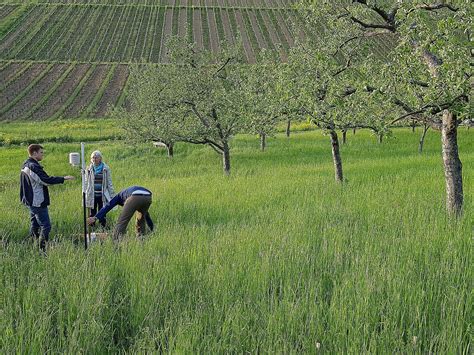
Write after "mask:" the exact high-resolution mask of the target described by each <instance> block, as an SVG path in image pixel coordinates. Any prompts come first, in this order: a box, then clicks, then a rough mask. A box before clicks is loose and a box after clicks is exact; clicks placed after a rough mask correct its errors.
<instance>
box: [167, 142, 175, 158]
mask: <svg viewBox="0 0 474 355" xmlns="http://www.w3.org/2000/svg"><path fill="white" fill-rule="evenodd" d="M173 148H174V143H167V144H166V149H168V157H169V158H173V154H174V149H173Z"/></svg>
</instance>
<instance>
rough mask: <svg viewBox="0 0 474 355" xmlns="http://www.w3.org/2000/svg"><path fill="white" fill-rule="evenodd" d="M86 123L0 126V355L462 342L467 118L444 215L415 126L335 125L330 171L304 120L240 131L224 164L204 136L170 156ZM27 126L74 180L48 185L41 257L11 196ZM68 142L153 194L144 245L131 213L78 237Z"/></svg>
mask: <svg viewBox="0 0 474 355" xmlns="http://www.w3.org/2000/svg"><path fill="white" fill-rule="evenodd" d="M87 122H92V121H79V123H77V124H76V126H74V123H73V122H71V123H67V122H61V121H59V123H52V122H51V123H49V124H46V125H44V126H43V128H40V131H36V129H35V127H34V126H33V125H32V124H26V123H23V124H20V123H11V124H2V125H1V126H0V131H1V132H2V137H3V138H2V142H3V143H2V145H3V146H2V147H0V156H1V159H0V211H1V212H0V214H1V218H0V238H1V239H2V243H1V246H0V266H1V271H2V272H1V283H0V288H1V290H2V291H1V292H0V295H1V297H0V349H2V351H1V352H2V353H5V354H11V353H46V352H51V353H116V352H133V353H136V352H138V353H144V352H172V353H247V352H251V353H258V352H264V353H274V352H277V353H299V352H308V353H319V352H323V353H328V354H331V353H362V352H371V353H439V354H454V353H459V354H469V353H472V352H473V350H474V349H473V347H474V340H473V314H474V293H473V286H474V267H473V260H474V249H473V241H474V236H473V221H474V212H473V197H474V169H473V167H474V139H473V134H474V133H473V131H472V130H471V131H468V130H466V129H465V128H460V129H459V147H460V158H461V160H462V162H463V168H464V170H463V179H464V194H465V196H464V197H465V205H464V214H463V215H462V217H461V218H459V219H457V220H454V219H450V218H449V217H448V216H447V214H446V213H445V186H444V175H443V166H442V159H441V143H440V134H439V132H434V131H430V132H429V133H428V135H427V138H426V143H425V148H424V152H423V154H418V152H417V148H418V147H417V145H418V140H419V135H420V133H421V132H420V129H419V128H418V129H417V131H416V132H415V133H412V132H411V130H409V129H403V128H400V129H395V130H394V132H393V136H392V137H391V138H389V139H387V140H385V141H384V142H383V143H382V144H378V143H377V139H376V138H375V137H374V136H373V135H371V134H370V132H368V131H357V132H356V134H355V135H353V134H352V133H349V134H348V141H347V144H345V145H343V146H341V154H342V160H343V164H344V165H343V167H344V174H345V178H346V179H347V181H346V182H345V183H344V184H343V185H338V184H336V183H335V181H334V169H333V165H332V159H331V145H330V141H329V137H327V136H324V135H323V134H322V132H321V131H318V130H313V131H299V132H294V133H292V135H291V137H290V138H287V137H285V136H284V134H283V133H278V134H277V135H276V136H275V137H274V138H270V139H269V141H268V148H267V151H265V152H261V151H259V149H258V148H259V142H258V139H257V137H254V136H249V135H242V136H238V137H236V138H235V139H234V140H233V141H232V150H231V163H232V168H231V169H232V170H231V176H230V177H225V176H224V175H223V173H222V163H221V159H220V157H219V156H218V155H217V154H216V153H215V152H213V151H212V149H210V148H209V147H205V146H192V145H187V144H180V143H178V144H177V145H176V147H175V156H174V158H172V159H170V158H168V157H167V156H166V152H165V151H164V150H161V149H157V148H154V147H153V146H152V145H151V144H142V145H134V146H132V145H130V144H127V143H126V142H124V141H122V140H119V139H116V140H111V139H110V138H111V137H117V136H120V132H119V131H118V130H117V131H116V130H115V129H110V128H108V127H110V124H109V123H110V122H107V121H105V123H98V126H94V124H93V123H87ZM99 122H100V121H99ZM58 124H59V125H60V126H61V125H64V127H62V126H61V127H62V128H58V126H57V125H58ZM68 124H69V125H71V126H68ZM22 125H24V126H22ZM81 125H86V126H87V127H83V126H81ZM88 125H90V126H88ZM25 127H26V128H25ZM303 128H304V127H303ZM26 131H28V132H31V133H29V134H30V135H29V136H26V137H25V132H26ZM33 132H34V133H33ZM57 137H69V138H68V139H58V138H57ZM32 140H37V141H39V142H41V141H45V142H47V143H45V153H46V154H45V159H44V161H43V162H42V165H43V166H44V167H45V170H46V171H47V172H48V173H49V174H50V175H74V176H76V177H77V179H76V180H74V181H70V182H66V183H65V184H64V185H58V186H52V187H50V194H51V201H52V205H51V206H50V216H51V219H52V224H53V229H52V238H53V240H52V242H51V243H50V249H49V251H48V255H47V256H43V255H41V254H40V253H39V252H38V250H37V249H36V248H35V246H34V245H33V243H32V242H31V241H29V239H28V238H27V234H28V223H29V221H28V213H27V209H26V207H24V206H22V205H21V204H20V202H19V181H18V180H19V170H20V165H21V163H22V162H23V160H25V159H26V156H27V153H26V144H25V143H24V142H27V141H32ZM80 140H83V141H86V142H87V144H86V149H87V153H88V154H90V152H91V151H92V150H95V149H99V150H100V151H101V152H102V153H103V155H104V160H105V162H107V163H108V164H109V165H110V166H111V169H112V177H113V182H114V186H115V189H116V190H117V191H118V190H120V189H122V188H125V187H128V186H130V185H135V184H137V185H142V186H145V187H147V188H149V189H151V190H152V191H153V193H154V200H153V204H152V206H151V216H152V218H153V219H154V221H155V224H156V230H155V232H154V233H152V234H149V235H148V236H147V237H146V238H145V239H144V240H143V241H141V240H136V239H135V237H134V233H133V225H132V224H133V223H131V225H130V226H129V232H130V233H129V235H127V236H126V237H125V238H124V240H123V241H122V242H121V243H120V244H119V245H114V244H113V243H112V242H111V241H110V240H108V241H106V242H104V243H103V244H100V243H99V242H96V243H93V244H92V245H91V246H90V248H89V250H87V251H84V250H83V247H82V245H81V244H77V243H76V242H75V236H77V235H78V234H80V233H81V231H82V207H81V188H80V171H79V170H78V169H75V168H73V167H71V166H69V165H68V153H69V152H79V151H80V146H79V143H78V142H79V141H80ZM22 142H23V143H22ZM118 213H119V211H114V212H111V213H110V214H109V215H110V217H109V221H110V222H111V223H113V222H114V220H115V219H116V218H117V216H118Z"/></svg>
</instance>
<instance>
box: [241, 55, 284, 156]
mask: <svg viewBox="0 0 474 355" xmlns="http://www.w3.org/2000/svg"><path fill="white" fill-rule="evenodd" d="M279 66H280V60H279V58H278V53H277V52H273V51H270V50H265V49H263V50H262V51H261V52H260V53H259V54H258V55H257V59H256V63H255V64H252V65H249V66H248V68H247V75H248V76H247V80H246V81H245V85H244V87H243V92H242V95H243V109H244V110H245V114H246V115H247V116H248V117H247V120H246V123H247V127H246V132H248V133H253V134H257V135H258V136H259V138H260V149H261V150H262V151H265V147H266V139H267V137H269V136H272V135H274V134H275V132H276V126H277V123H278V122H279V120H280V117H281V116H282V115H283V113H282V112H281V107H280V105H279V101H278V100H277V97H276V91H275V90H276V80H277V75H278V71H279Z"/></svg>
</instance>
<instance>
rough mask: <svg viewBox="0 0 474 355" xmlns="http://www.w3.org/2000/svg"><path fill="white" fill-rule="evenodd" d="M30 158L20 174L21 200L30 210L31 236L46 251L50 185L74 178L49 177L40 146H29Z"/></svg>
mask: <svg viewBox="0 0 474 355" xmlns="http://www.w3.org/2000/svg"><path fill="white" fill-rule="evenodd" d="M28 155H29V158H28V159H27V160H26V161H25V162H24V163H23V166H22V168H21V174H20V200H21V202H22V203H23V204H24V205H25V206H27V207H28V208H29V210H30V223H31V224H30V236H32V237H34V238H35V239H38V238H39V245H40V248H41V250H42V251H46V243H47V242H48V240H49V232H50V231H51V222H50V219H49V213H48V206H49V191H48V185H56V184H62V183H64V181H65V180H73V179H74V177H73V176H64V177H59V176H49V175H48V174H46V172H45V171H44V170H43V167H42V166H41V165H40V163H39V162H40V161H42V160H43V158H44V151H43V147H42V146H41V145H39V144H31V145H29V146H28Z"/></svg>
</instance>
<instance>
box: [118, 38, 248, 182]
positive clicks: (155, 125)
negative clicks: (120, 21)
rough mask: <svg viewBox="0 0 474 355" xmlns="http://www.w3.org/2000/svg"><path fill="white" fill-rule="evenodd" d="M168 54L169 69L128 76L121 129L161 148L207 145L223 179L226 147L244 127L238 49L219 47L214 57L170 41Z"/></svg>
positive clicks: (243, 72) (227, 164)
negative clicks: (219, 164) (159, 143)
mask: <svg viewBox="0 0 474 355" xmlns="http://www.w3.org/2000/svg"><path fill="white" fill-rule="evenodd" d="M168 48H169V61H170V63H169V64H166V65H162V66H157V67H151V68H145V69H142V68H140V67H137V68H136V70H134V74H135V75H136V77H135V79H133V80H134V82H133V85H132V86H131V89H130V90H129V92H130V93H129V101H130V112H129V113H128V114H127V113H123V116H124V117H125V119H124V123H125V126H126V127H125V128H126V130H127V131H128V132H129V133H130V135H132V136H133V135H137V136H139V137H142V138H144V139H152V140H159V141H163V142H165V143H166V144H169V143H171V144H172V143H174V142H187V143H192V144H203V145H208V146H210V147H211V148H212V149H213V150H214V151H216V152H217V153H218V154H219V155H221V156H222V162H223V170H224V173H225V174H226V175H229V174H230V168H231V165H230V141H231V139H232V137H233V136H234V135H235V134H236V133H239V132H241V131H242V130H243V128H244V127H245V126H246V120H245V119H246V116H245V114H244V111H243V110H242V105H243V102H242V99H243V98H242V88H243V85H244V81H245V79H246V70H245V67H244V66H242V65H241V64H242V58H243V56H242V48H241V46H240V45H239V44H236V45H232V46H231V45H227V44H225V43H222V45H221V46H220V49H219V51H218V52H215V53H212V52H210V51H207V50H202V51H197V50H196V48H195V45H194V44H188V43H186V42H185V41H184V40H183V39H181V38H179V37H171V38H170V39H169V41H168ZM140 70H141V72H138V73H137V71H140Z"/></svg>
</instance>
